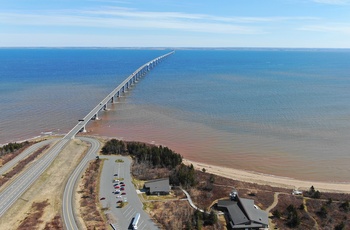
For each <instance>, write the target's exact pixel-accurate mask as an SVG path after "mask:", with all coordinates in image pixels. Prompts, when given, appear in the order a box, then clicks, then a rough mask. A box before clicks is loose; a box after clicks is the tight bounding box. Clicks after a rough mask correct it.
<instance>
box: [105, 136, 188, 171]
mask: <svg viewBox="0 0 350 230" xmlns="http://www.w3.org/2000/svg"><path fill="white" fill-rule="evenodd" d="M102 153H103V154H106V155H111V154H121V155H131V156H132V157H134V158H135V160H136V161H137V162H145V161H146V162H149V163H150V165H152V167H154V168H169V169H171V168H175V167H176V166H177V165H180V164H181V163H182V156H181V155H180V154H178V153H176V152H174V151H172V150H171V149H169V148H168V147H163V146H154V145H146V144H145V143H139V142H124V141H121V140H116V139H112V140H110V141H108V142H107V143H106V144H105V145H104V146H103V148H102Z"/></svg>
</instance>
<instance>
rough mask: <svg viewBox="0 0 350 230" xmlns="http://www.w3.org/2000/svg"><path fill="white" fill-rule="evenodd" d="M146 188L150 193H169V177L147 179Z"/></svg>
mask: <svg viewBox="0 0 350 230" xmlns="http://www.w3.org/2000/svg"><path fill="white" fill-rule="evenodd" d="M144 188H145V190H146V193H147V194H150V195H167V194H169V192H170V185H169V178H160V179H155V180H150V181H147V182H146V183H145V185H144Z"/></svg>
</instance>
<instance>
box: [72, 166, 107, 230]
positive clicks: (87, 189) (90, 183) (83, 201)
mask: <svg viewBox="0 0 350 230" xmlns="http://www.w3.org/2000/svg"><path fill="white" fill-rule="evenodd" d="M101 162H102V161H101V160H93V161H91V162H90V163H89V165H88V167H87V169H86V170H85V173H84V175H83V178H82V181H81V184H80V186H79V187H80V191H79V194H80V202H79V204H80V207H79V209H80V215H81V217H82V219H83V221H84V223H85V226H86V228H87V229H101V230H102V229H107V226H106V221H105V220H104V219H103V217H102V214H101V212H100V211H99V210H98V208H97V207H98V196H97V195H98V191H97V188H98V186H97V185H98V181H99V180H98V178H99V175H100V171H101Z"/></svg>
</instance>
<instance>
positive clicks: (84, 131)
mask: <svg viewBox="0 0 350 230" xmlns="http://www.w3.org/2000/svg"><path fill="white" fill-rule="evenodd" d="M80 132H82V133H86V132H87V131H86V129H85V125H84V126H83V128H81V130H80Z"/></svg>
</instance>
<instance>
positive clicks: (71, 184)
mask: <svg viewBox="0 0 350 230" xmlns="http://www.w3.org/2000/svg"><path fill="white" fill-rule="evenodd" d="M78 138H79V139H80V140H82V141H85V142H88V143H90V144H91V147H90V149H89V151H88V153H87V154H86V156H85V157H84V159H83V160H82V161H81V162H80V163H79V165H78V166H77V167H76V168H75V170H74V172H73V173H72V175H71V176H70V178H69V179H68V182H67V184H66V187H65V189H64V193H63V202H62V214H63V220H64V224H65V226H66V229H69V230H79V227H78V225H77V223H76V220H75V218H74V216H75V215H74V191H75V188H76V182H77V179H78V178H79V177H80V175H81V173H82V171H83V169H84V168H85V166H86V164H87V163H88V162H89V161H90V160H92V159H94V158H95V157H96V153H97V151H98V150H99V148H100V142H99V141H97V140H95V139H92V138H87V137H78Z"/></svg>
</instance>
